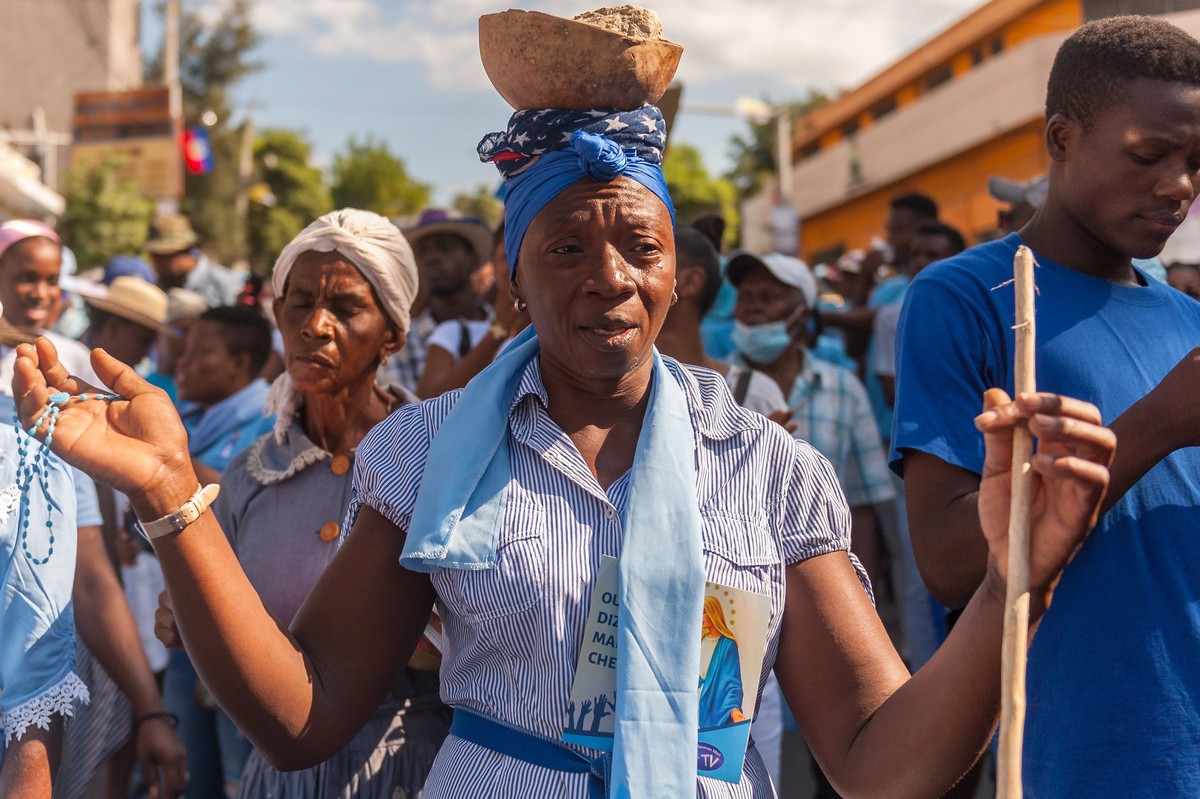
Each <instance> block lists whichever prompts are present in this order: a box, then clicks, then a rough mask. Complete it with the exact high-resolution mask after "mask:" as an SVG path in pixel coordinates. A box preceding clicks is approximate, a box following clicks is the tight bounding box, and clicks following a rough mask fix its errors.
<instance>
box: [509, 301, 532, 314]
mask: <svg viewBox="0 0 1200 799" xmlns="http://www.w3.org/2000/svg"><path fill="white" fill-rule="evenodd" d="M513 305H514V306H515V307H516V309H517V313H525V312H526V311H528V310H529V305H528V303H526V302H525V300H524V299H522V298H521V297H517V299H516V300H515V301H514V302H513Z"/></svg>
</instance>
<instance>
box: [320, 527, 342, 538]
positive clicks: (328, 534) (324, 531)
mask: <svg viewBox="0 0 1200 799" xmlns="http://www.w3.org/2000/svg"><path fill="white" fill-rule="evenodd" d="M341 529H342V528H341V527H339V526H338V523H337V522H326V523H325V524H323V525H322V526H321V540H322V541H325V542H329V541H333V540H334V539H335V538H337V537H338V533H339V532H341Z"/></svg>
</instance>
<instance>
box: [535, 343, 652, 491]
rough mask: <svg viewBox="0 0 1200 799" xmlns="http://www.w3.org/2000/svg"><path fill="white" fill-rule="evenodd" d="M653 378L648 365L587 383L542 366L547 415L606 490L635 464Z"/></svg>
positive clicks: (650, 366) (544, 365) (574, 376)
mask: <svg viewBox="0 0 1200 799" xmlns="http://www.w3.org/2000/svg"><path fill="white" fill-rule="evenodd" d="M647 357H648V358H649V356H647ZM652 374H653V363H652V362H650V361H649V360H648V362H646V363H643V364H639V365H638V367H636V368H635V369H633V370H631V371H630V372H627V373H626V374H625V375H622V376H621V377H620V378H618V379H614V380H611V381H603V380H581V379H579V378H578V377H577V376H576V375H572V374H569V373H566V372H563V371H561V370H557V369H555V368H554V367H553V366H551V365H548V364H546V362H545V361H544V360H543V361H542V382H543V384H544V385H545V387H546V394H547V396H548V397H549V398H550V405H549V408H548V409H547V413H548V414H549V416H550V418H551V419H553V420H554V422H555V423H556V424H558V426H559V427H560V428H562V430H563V432H564V433H566V434H567V436H569V437H570V439H571V441H572V442H573V443H574V444H575V447H576V449H578V450H579V454H580V455H582V456H583V460H584V462H585V463H586V464H587V465H588V468H589V469H590V470H591V471H592V474H593V475H594V476H595V477H596V480H597V482H599V483H600V486H601V487H602V488H605V489H607V488H608V486H610V485H612V483H614V482H615V481H616V480H617V478H618V477H620V476H621V475H622V474H624V473H625V472H626V471H627V470H628V469H629V468H630V467H631V466H632V465H633V456H634V453H635V452H636V451H637V441H638V436H639V435H640V434H641V431H642V419H643V418H644V417H645V415H646V405H647V403H648V402H649V401H650V377H651V375H652Z"/></svg>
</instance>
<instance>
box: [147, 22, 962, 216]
mask: <svg viewBox="0 0 1200 799" xmlns="http://www.w3.org/2000/svg"><path fill="white" fill-rule="evenodd" d="M223 2H224V0H184V4H185V7H187V8H190V9H196V10H200V11H202V12H203V13H205V14H208V15H210V18H211V15H214V14H219V13H220V9H221V6H222V4H223ZM982 2H983V0H867V1H866V2H849V0H658V1H657V2H655V3H654V4H653V8H654V9H655V10H656V11H657V12H658V13H659V15H660V16H661V17H662V19H663V23H664V27H665V32H664V33H665V36H666V38H668V39H671V40H672V41H675V42H678V43H680V44H682V45H683V46H684V47H685V51H684V55H683V61H682V63H681V65H680V69H679V73H678V78H679V79H681V80H682V81H683V84H684V94H683V103H684V109H683V112H682V113H681V114H680V116H679V117H678V119H677V121H676V123H675V127H674V129H673V131H672V139H673V140H674V141H682V142H688V143H690V144H694V145H696V146H698V147H699V148H700V149H701V151H702V153H703V154H704V159H705V163H706V164H707V165H708V167H709V168H710V170H711V171H713V172H720V171H723V170H724V169H726V168H727V167H728V166H729V157H728V151H729V144H728V143H729V139H730V137H731V136H732V135H733V134H735V133H737V132H738V131H739V130H742V129H744V127H745V124H746V123H744V122H741V121H739V120H737V119H734V118H723V117H717V116H708V115H700V114H693V113H688V111H687V106H688V104H689V103H692V104H704V105H710V106H711V105H718V106H732V104H733V102H734V101H735V99H736V98H738V97H739V96H749V97H754V98H759V99H766V100H768V101H770V102H783V101H786V100H789V99H792V98H795V97H800V96H803V95H804V94H806V92H807V90H808V89H809V88H810V87H812V88H818V89H821V90H824V91H826V92H836V91H838V90H844V89H848V88H852V87H853V86H855V85H856V84H857V83H858V82H861V81H862V80H864V79H865V78H868V77H870V76H871V75H872V74H874V73H875V72H877V71H878V70H880V69H881V68H883V67H885V66H886V65H887V64H889V63H890V62H891V61H892V60H894V59H895V58H897V57H899V56H901V55H903V54H904V53H906V52H908V51H909V50H911V49H913V48H914V47H917V46H919V45H920V44H921V43H922V42H924V41H926V40H928V39H929V38H931V37H932V36H934V35H936V34H937V33H938V32H939V31H941V30H943V29H944V28H945V27H946V26H948V25H949V24H951V23H953V22H954V21H956V20H958V19H960V18H961V17H963V16H964V15H966V14H967V13H969V12H970V11H972V10H973V9H975V8H976V7H978V6H979V5H981V4H982ZM154 5H155V4H153V3H144V4H143V6H144V7H145V8H146V9H147V10H146V11H145V15H146V20H145V25H144V28H143V30H144V31H145V39H146V40H145V41H144V43H143V46H144V47H145V48H146V50H147V51H152V50H154V49H157V48H158V46H159V40H160V37H161V23H160V22H159V20H158V19H156V18H154V14H153V12H152V11H150V10H149V8H150V7H152V6H154ZM509 7H511V6H509V5H507V4H504V3H497V2H495V0H258V2H257V4H256V6H255V12H254V15H255V16H254V20H255V23H256V25H257V27H258V29H259V31H260V32H261V33H262V34H263V39H264V42H263V45H262V47H261V48H260V50H259V52H258V53H257V55H258V57H259V58H260V59H261V60H262V61H264V62H265V64H266V68H265V69H264V70H263V71H262V72H261V73H259V74H257V75H255V76H253V77H252V78H249V79H248V80H247V81H246V82H245V83H244V84H243V85H242V86H241V88H240V89H239V91H238V92H237V95H236V96H237V100H238V103H239V105H240V106H241V108H243V109H246V108H252V109H253V113H254V117H255V122H256V124H257V125H259V126H260V127H269V126H282V127H289V128H297V129H300V130H303V131H305V133H306V135H307V137H308V139H309V140H310V141H311V142H312V143H313V145H314V146H315V148H316V152H317V158H318V160H319V161H321V162H322V163H328V161H329V160H330V159H331V157H332V155H333V153H334V152H335V151H336V150H337V149H339V148H340V147H341V146H342V145H343V144H344V143H345V141H346V140H347V139H348V138H349V137H350V136H352V135H354V136H359V137H362V136H364V135H368V134H369V135H374V136H376V137H379V138H383V139H385V140H386V141H387V142H388V143H389V145H390V146H391V148H392V150H393V152H395V153H397V154H399V155H401V156H402V157H403V158H404V159H405V161H406V163H407V164H408V167H409V170H410V172H411V173H412V174H414V175H415V176H416V177H417V178H418V179H420V180H422V181H425V182H428V183H431V184H433V185H434V186H435V187H436V198H437V200H438V201H440V202H447V201H449V199H450V198H451V197H452V196H453V194H454V193H455V192H458V191H463V190H469V189H471V188H473V187H475V186H478V185H480V184H485V183H486V184H489V185H490V184H493V183H495V182H496V179H495V173H494V171H493V170H492V168H491V167H490V166H485V165H482V164H480V163H479V162H478V160H477V158H476V156H475V145H476V144H477V143H478V141H479V139H480V138H481V137H482V136H483V135H484V134H485V133H487V132H488V131H491V130H499V129H501V128H502V127H503V126H504V123H505V122H506V120H507V118H508V114H509V113H510V109H509V108H508V106H507V105H506V104H505V103H504V101H503V100H501V99H500V98H499V96H498V95H496V93H495V92H494V90H492V89H491V87H490V85H489V83H488V80H487V76H486V75H485V74H484V71H483V67H482V66H481V64H480V62H479V55H478V50H477V38H476V37H477V31H476V24H477V20H478V18H479V16H480V15H482V14H487V13H492V12H495V11H502V10H504V9H505V8H509ZM521 7H522V8H526V9H531V10H539V11H545V12H548V13H552V14H560V15H565V16H573V15H575V14H578V13H580V12H582V11H584V10H587V9H588V8H589V7H593V6H589V5H586V4H585V3H584V2H580V0H570V1H568V0H536V1H535V2H530V3H526V4H522V5H521Z"/></svg>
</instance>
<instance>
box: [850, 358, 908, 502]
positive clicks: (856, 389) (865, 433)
mask: <svg viewBox="0 0 1200 799" xmlns="http://www.w3.org/2000/svg"><path fill="white" fill-rule="evenodd" d="M842 390H843V391H844V392H845V400H846V402H847V403H848V405H849V415H850V447H849V449H848V451H847V452H846V462H845V464H844V465H843V472H844V473H843V474H842V488H843V489H845V491H846V501H847V502H848V503H850V507H858V506H860V505H874V504H878V503H881V502H887V501H888V500H891V499H894V498H895V497H896V488H895V485H894V484H893V483H892V476H891V475H890V474H888V469H887V457H886V455H885V454H884V449H883V439H882V438H880V436H879V428H878V427H877V426H876V424H875V414H873V413H872V412H871V402H870V400H868V399H867V391H866V389H865V388H863V385H862V383H860V382H859V381H858V379H857V378H856V377H854V375H852V374H849V373H845V374H844V375H843V386H842Z"/></svg>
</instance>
